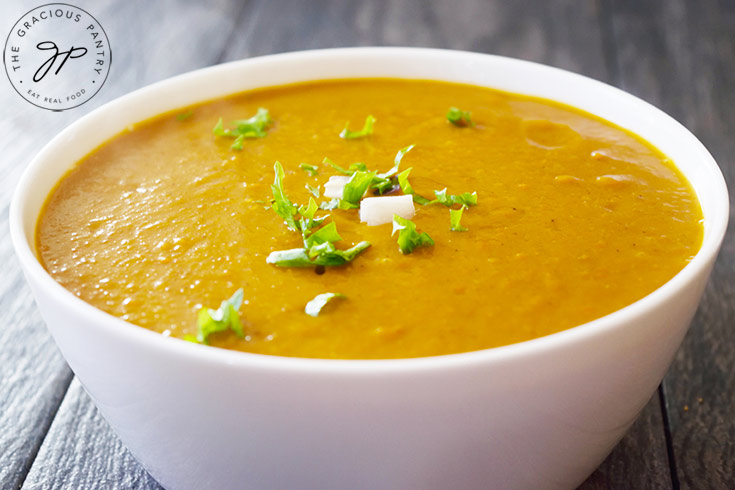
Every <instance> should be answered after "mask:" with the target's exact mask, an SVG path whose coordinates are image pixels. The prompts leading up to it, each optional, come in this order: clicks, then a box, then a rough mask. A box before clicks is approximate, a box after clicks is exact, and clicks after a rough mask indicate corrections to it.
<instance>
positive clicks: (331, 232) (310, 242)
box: [304, 221, 342, 249]
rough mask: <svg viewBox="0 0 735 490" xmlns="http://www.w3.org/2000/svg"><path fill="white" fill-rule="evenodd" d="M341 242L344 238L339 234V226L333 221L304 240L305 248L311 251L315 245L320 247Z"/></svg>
mask: <svg viewBox="0 0 735 490" xmlns="http://www.w3.org/2000/svg"><path fill="white" fill-rule="evenodd" d="M340 240H342V237H341V236H339V233H337V225H336V224H335V223H334V221H332V222H331V223H328V224H327V225H325V226H322V227H321V228H319V229H318V230H317V231H315V232H314V233H312V234H311V235H309V236H308V237H306V238H305V239H304V246H305V247H306V248H308V249H311V247H313V246H314V245H320V244H322V243H326V242H338V241H340Z"/></svg>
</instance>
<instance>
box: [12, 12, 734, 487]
mask: <svg viewBox="0 0 735 490" xmlns="http://www.w3.org/2000/svg"><path fill="white" fill-rule="evenodd" d="M42 3H44V2H40V1H38V2H27V1H18V0H10V1H8V0H4V1H3V2H2V3H1V4H0V34H2V35H6V34H7V33H8V31H9V30H10V27H11V26H12V24H13V23H14V22H15V21H16V20H17V19H18V18H19V17H20V16H21V15H22V14H23V13H24V12H26V11H27V10H30V9H31V8H34V7H35V6H37V5H40V4H42ZM73 3H75V4H76V5H78V6H79V7H81V8H84V9H86V10H88V11H89V12H90V13H91V14H92V15H94V16H95V17H96V18H97V19H98V20H99V21H100V23H101V24H102V26H103V27H104V28H105V30H106V32H107V34H108V37H109V39H110V43H111V46H112V50H113V63H112V68H111V71H110V75H109V77H108V81H107V83H106V85H105V86H104V88H103V89H102V90H101V91H100V93H99V94H98V95H97V96H96V97H95V98H94V99H92V100H91V101H90V102H89V103H87V104H85V105H84V106H81V107H80V108H77V109H73V110H70V111H66V112H63V113H52V112H48V111H44V110H41V109H38V108H36V107H33V106H31V105H30V104H28V103H27V102H25V101H24V100H22V99H21V98H20V97H19V96H18V95H17V94H16V93H15V91H13V89H12V88H11V86H10V84H9V82H8V80H7V79H6V78H5V77H4V76H0V108H1V110H2V117H0V155H1V156H0V267H1V269H0V270H2V273H1V274H2V276H1V277H2V281H0V488H3V489H4V488H9V489H19V488H24V489H25V488H30V489H36V488H72V489H87V488H89V489H97V488H109V489H130V488H134V489H154V488H158V485H157V484H156V483H155V481H153V480H152V479H151V478H150V477H149V476H148V475H147V474H146V473H145V471H144V470H142V469H141V468H140V466H139V465H138V464H137V463H136V462H135V460H134V459H133V458H132V457H131V456H130V455H129V453H128V452H127V451H126V450H125V448H124V446H123V445H122V444H121V443H120V441H119V440H118V439H117V437H116V436H115V435H114V434H113V433H112V432H111V431H110V429H109V428H108V427H107V424H106V423H105V422H104V420H102V418H101V417H100V415H99V414H98V413H97V411H96V409H95V408H94V406H93V405H92V403H91V401H90V399H89V398H88V397H87V395H86V394H85V393H84V390H83V389H82V388H81V385H80V384H79V383H78V381H76V380H75V379H74V377H73V374H72V373H71V371H70V370H69V368H68V367H67V366H66V364H65V363H64V361H63V359H62V358H61V356H60V355H59V353H58V351H57V349H56V347H55V346H54V344H53V341H52V340H51V338H50V336H49V335H48V333H47V331H46V329H45V326H44V325H43V322H42V320H41V318H40V316H39V314H38V312H37V310H36V307H35V305H34V303H33V300H32V297H31V294H30V291H29V289H28V287H27V286H26V284H25V281H24V280H23V278H22V275H21V272H20V269H19V266H18V264H17V261H16V259H15V257H14V255H13V251H12V247H11V245H10V240H9V237H8V225H7V218H8V204H9V200H10V196H11V193H12V190H13V188H14V186H15V184H16V182H17V180H18V178H19V176H20V173H21V172H22V171H23V169H24V168H25V166H26V165H27V163H28V162H29V160H30V159H31V158H32V157H33V155H34V154H35V153H36V152H37V151H38V150H39V149H40V147H41V146H42V145H43V144H44V143H45V142H46V141H48V140H49V139H50V138H51V137H52V136H53V135H54V134H56V133H57V132H58V131H59V130H60V129H61V128H63V127H64V126H66V125H67V124H69V123H71V122H72V121H74V120H76V119H78V118H79V117H80V116H81V115H83V114H85V113H87V112H89V111H90V110H92V109H94V108H95V107H98V106H99V105H101V104H103V103H104V102H106V101H109V100H111V99H113V98H115V97H117V96H119V95H122V94H124V93H126V92H129V91H131V90H134V89H136V88H139V87H141V86H144V85H147V84H149V83H152V82H155V81H157V80H161V79H163V78H167V77H169V76H172V75H175V74H178V73H183V72H186V71H189V70H193V69H196V68H200V67H204V66H208V65H212V64H216V63H220V62H224V61H230V60H236V59H241V58H244V57H250V56H257V55H262V54H269V53H275V52H283V51H293V50H302V49H310V48H327V47H336V46H357V45H406V46H428V47H442V48H454V49H466V50H473V51H480V52H488V53H495V54H501V55H506V56H513V57H517V58H523V59H528V60H533V61H540V62H542V63H546V64H550V65H554V66H558V67H560V68H565V69H568V70H571V71H575V72H578V73H582V74H584V75H587V76H590V77H593V78H597V79H599V80H602V81H605V82H608V83H611V84H613V85H616V86H619V87H621V88H623V89H625V90H627V91H629V92H631V93H633V94H636V95H638V96H640V97H642V98H644V99H646V100H648V101H650V102H652V103H654V104H656V105H658V106H659V107H661V108H662V109H664V110H665V111H666V112H668V113H670V114H671V115H673V116H674V117H675V118H677V119H678V120H680V121H681V122H682V123H683V124H684V125H686V126H687V127H688V128H689V129H691V130H692V131H693V132H694V133H695V134H696V135H697V136H698V137H699V138H700V139H701V140H702V141H703V142H704V144H705V145H706V146H707V147H708V148H709V149H710V151H711V152H712V154H713V155H714V156H715V159H716V160H717V161H718V162H719V164H720V166H721V167H722V168H723V171H724V173H725V177H726V179H727V180H728V183H732V182H733V179H735V0H719V1H718V0H702V1H698V2H693V1H692V2H686V1H684V0H667V1H665V2H662V1H655V0H647V1H639V0H626V1H613V0H596V1H595V0H589V1H572V0H555V1H546V0H538V1H532V0H520V1H513V2H510V1H504V0H489V1H483V0H451V1H442V2H439V1H436V2H425V1H421V0H384V1H369V0H362V1H355V2H343V1H338V0H332V1H329V0H320V1H312V2H304V1H298V0H290V1H266V0H258V1H250V2H235V1H228V0H214V1H208V2H200V1H174V0H165V1H156V2H146V1H143V0H137V1H123V0H119V1H115V0H106V1H96V2H95V1H92V0H77V1H74V2H73ZM734 273H735V239H734V237H733V235H732V233H728V236H727V238H726V240H725V244H724V246H723V251H722V253H721V255H720V258H719V260H718V262H717V264H716V266H715V269H714V272H713V275H712V279H711V281H710V284H709V286H708V288H707V290H706V293H705V297H704V300H703V302H702V305H701V307H700V309H699V312H698V314H697V316H696V317H695V319H694V322H693V324H692V328H691V330H690V332H689V334H688V335H687V337H686V340H685V342H684V345H683V346H682V348H681V349H680V350H679V353H678V355H677V357H676V359H675V361H674V364H673V366H672V367H671V369H670V370H669V373H668V374H667V376H666V378H665V379H664V382H663V384H662V387H661V388H660V390H659V392H658V393H657V394H656V395H655V396H654V397H653V399H652V400H651V401H650V403H649V404H648V405H647V406H646V408H645V409H644V411H643V413H642V414H641V417H640V418H639V419H638V420H637V421H636V423H635V425H634V426H633V427H632V428H631V430H630V431H629V432H628V434H627V435H626V436H625V438H624V439H623V440H622V442H621V443H620V444H619V445H618V446H617V447H616V448H615V449H614V450H613V452H612V453H611V455H610V456H609V457H608V458H607V460H606V461H605V462H604V463H603V464H602V466H600V468H599V469H598V470H597V471H596V472H595V473H594V474H593V475H592V476H590V478H589V479H588V480H587V481H586V482H585V483H584V484H583V485H582V487H581V488H583V489H585V490H592V489H668V488H675V489H678V488H684V489H732V488H735V402H734V397H735V339H734V338H733V330H732V327H733V320H734V319H735V274H734Z"/></svg>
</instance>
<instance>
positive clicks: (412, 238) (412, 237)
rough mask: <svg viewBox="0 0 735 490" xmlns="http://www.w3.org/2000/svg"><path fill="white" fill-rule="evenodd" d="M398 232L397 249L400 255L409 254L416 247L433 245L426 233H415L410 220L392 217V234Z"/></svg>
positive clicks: (396, 216)
mask: <svg viewBox="0 0 735 490" xmlns="http://www.w3.org/2000/svg"><path fill="white" fill-rule="evenodd" d="M396 231H397V232H398V249H399V250H400V251H401V253H402V254H410V253H411V252H413V251H414V249H415V248H417V247H429V246H433V245H434V240H432V238H431V237H430V236H429V234H428V233H426V232H423V233H419V232H418V231H416V224H415V223H414V222H413V221H411V220H410V219H406V218H401V217H400V216H398V215H397V214H394V215H393V233H391V235H395V234H396Z"/></svg>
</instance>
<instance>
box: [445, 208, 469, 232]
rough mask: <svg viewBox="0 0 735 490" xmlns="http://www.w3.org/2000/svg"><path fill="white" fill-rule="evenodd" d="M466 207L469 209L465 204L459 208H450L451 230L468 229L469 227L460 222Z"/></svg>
mask: <svg viewBox="0 0 735 490" xmlns="http://www.w3.org/2000/svg"><path fill="white" fill-rule="evenodd" d="M465 209H467V206H466V205H464V204H463V205H462V207H461V208H459V209H451V208H450V209H449V224H450V227H449V229H450V230H451V231H467V228H465V227H464V226H462V225H461V224H460V221H462V212H464V210H465Z"/></svg>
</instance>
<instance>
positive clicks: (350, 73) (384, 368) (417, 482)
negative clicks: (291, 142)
mask: <svg viewBox="0 0 735 490" xmlns="http://www.w3.org/2000/svg"><path fill="white" fill-rule="evenodd" d="M352 77H399V78H418V79H435V80H446V81H452V82H462V83H470V84H475V85H481V86H487V87H494V88H498V89H502V90H506V91H510V92H516V93H521V94H529V95H534V96H540V97H545V98H549V99H553V100H556V101H560V102H563V103H566V104H569V105H572V106H575V107H578V108H580V109H583V110H585V111H589V112H591V113H593V114H596V115H598V116H601V117H603V118H605V119H607V120H608V121H611V122H613V123H615V124H617V125H619V126H622V127H624V128H626V129H628V130H630V131H633V132H634V133H637V134H638V135H640V136H642V137H643V138H645V139H646V140H648V141H649V142H651V143H652V144H653V145H655V146H656V147H658V148H659V149H660V150H662V151H663V152H664V153H666V154H667V155H668V156H669V157H670V158H671V159H672V160H673V161H674V162H675V163H676V165H677V166H678V167H679V169H680V170H681V171H682V172H683V173H684V175H685V176H686V177H687V178H688V179H689V181H690V182H691V184H692V186H693V187H694V189H695V191H696V194H697V196H698V197H699V199H700V202H701V205H702V209H703V213H704V242H703V244H702V248H701V250H700V251H699V253H698V254H697V255H696V256H695V257H694V259H693V260H692V261H691V263H689V264H688V265H687V266H686V267H685V268H684V269H683V270H682V271H681V272H680V273H679V274H677V275H676V276H675V277H674V278H673V279H671V280H670V281H669V282H667V283H666V284H665V285H663V286H662V287H661V288H659V289H658V290H656V291H654V292H653V293H651V294H650V295H648V296H646V297H645V298H643V299H641V300H640V301H637V302H635V303H633V304H631V305H630V306H627V307H626V308H623V309H622V310H619V311H616V312H614V313H612V314H610V315H607V316H605V317H603V318H600V319H598V320H595V321H592V322H590V323H587V324H584V325H581V326H578V327H576V328H572V329H570V330H566V331H564V332H560V333H556V334H553V335H549V336H546V337H542V338H538V339H535V340H531V341H528V342H522V343H519V344H515V345H509V346H506V347H500V348H495V349H488V350H483V351H477V352H470V353H464V354H455V355H447V356H437V357H427V358H419V359H403V360H375V361H347V360H344V361H340V360H318V359H298V358H283V357H276V356H264V355H258V354H247V353H241V352H234V351H226V350H221V349H216V348H211V347H206V346H201V345H195V344H191V343H188V342H184V341H178V340H175V339H170V338H166V337H163V336H161V335H159V334H156V333H154V332H152V331H149V330H145V329H143V328H139V327H136V326H133V325H131V324H128V323H126V322H124V321H123V320H120V319H118V318H115V317H113V316H110V315H108V314H106V313H104V312H102V311H100V310H97V309H95V308H94V307H92V306H90V305H88V304H87V303H84V302H83V301H81V300H80V299H79V298H77V297H76V296H74V295H73V294H71V293H70V292H68V291H67V290H65V289H64V288H63V287H61V286H60V285H59V284H57V283H56V282H55V281H54V280H53V279H52V278H51V277H50V276H49V275H48V274H47V273H46V271H45V270H44V269H43V267H42V266H41V265H40V263H39V262H38V260H37V259H36V254H35V244H34V236H33V235H34V227H35V223H36V220H37V218H38V216H39V212H40V210H41V206H42V204H43V202H44V200H45V199H46V196H47V195H48V194H49V192H50V191H51V190H52V188H53V186H54V185H55V184H56V182H57V181H58V180H59V179H60V178H61V177H62V176H63V175H64V173H65V172H66V171H67V170H69V169H70V168H71V167H72V166H73V165H74V164H75V162H77V161H78V160H79V159H81V158H82V157H83V156H85V155H86V154H87V153H88V152H90V151H91V150H92V149H94V148H95V147H97V146H98V145H99V144H101V143H102V142H104V141H105V140H107V139H109V138H111V137H112V136H114V135H115V134H117V133H118V132H120V131H121V130H122V129H123V128H125V127H126V126H127V125H129V124H132V123H135V122H137V121H141V120H144V119H147V118H149V117H152V116H155V115H156V114H158V113H161V112H164V111H168V110H172V109H176V108H178V107H181V106H185V105H189V104H192V103H196V102H200V101H205V100H209V99H213V98H216V97H220V96H225V95H229V94H232V93H235V92H241V91H244V90H248V89H252V88H256V87H264V86H270V85H280V84H286V83H291V82H298V81H305V80H316V79H329V78H352ZM728 214H729V208H728V195H727V188H726V187H725V183H724V180H723V177H722V174H721V172H720V170H719V168H718V167H717V165H716V163H715V161H714V160H713V159H712V157H711V156H710V154H709V153H708V152H707V150H706V149H705V148H704V147H703V146H702V144H701V143H700V142H699V141H698V140H697V139H696V138H695V137H694V136H693V135H692V134H691V133H690V132H689V131H687V130H686V129H685V128H684V127H683V126H681V125H680V124H679V123H677V122H676V121H675V120H673V119H672V118H671V117H669V116H667V115H666V114H664V113H663V112H661V111H660V110H658V109H656V108H655V107H653V106H651V105H649V104H647V103H646V102H643V101H641V100H639V99H637V98H635V97H633V96H632V95H629V94H627V93H625V92H622V91H620V90H618V89H615V88H613V87H610V86H608V85H605V84H602V83H600V82H597V81H594V80H591V79H589V78H585V77H582V76H580V75H576V74H573V73H569V72H566V71H562V70H559V69H555V68H550V67H547V66H542V65H538V64H534V63H530V62H526V61H520V60H515V59H509V58H502V57H498V56H490V55H484V54H477V53H468V52H460V51H443V50H433V49H414V48H355V49H333V50H324V51H305V52H297V53H288V54H281V55H275V56H265V57H261V58H253V59H249V60H243V61H238V62H234V63H228V64H224V65H219V66H213V67H211V68H206V69H203V70H198V71H195V72H191V73H187V74H184V75H181V76H177V77H174V78H171V79H168V80H165V81H162V82H159V83H156V84H154V85H151V86H148V87H145V88H142V89H140V90H137V91H135V92H133V93H131V94H128V95H126V96H124V97H121V98H119V99H116V100H114V101H112V102H110V103H108V104H106V105H104V106H103V107H100V108H99V109H97V110H95V111H93V112H92V113H90V114H88V115H87V116H85V117H82V118H81V119H79V120H78V121H77V122H75V123H74V124H72V125H71V126H69V127H68V128H66V129H65V130H64V131H63V132H61V133H60V134H59V135H58V136H57V137H56V138H54V139H53V140H52V141H51V142H49V143H48V144H47V145H46V146H45V147H44V148H43V149H42V150H41V151H40V152H39V153H38V155H37V156H36V157H35V158H34V159H33V161H32V162H31V164H30V165H29V167H28V169H27V170H26V172H25V174H24V175H23V177H22V179H21V181H20V183H19V185H18V187H17V190H16V192H15V195H14V197H13V201H12V205H11V211H10V228H11V233H12V239H13V244H14V246H15V249H16V251H17V254H18V257H19V259H20V262H21V264H22V267H23V270H24V273H25V275H26V278H27V280H28V283H29V284H30V286H31V289H32V290H33V293H34V295H35V298H36V301H37V303H38V307H39V309H40V310H41V313H42V315H43V317H44V319H45V321H46V323H47V324H48V328H49V330H50V331H51V333H52V335H53V337H54V339H55V340H56V343H57V344H58V346H59V349H60V350H61V352H62V354H63V355H64V357H65V358H66V360H67V362H68V363H69V365H70V366H71V368H72V369H73V370H74V372H75V374H76V375H77V376H78V378H79V380H80V381H81V382H82V384H83V385H84V387H85V389H86V390H87V392H88V393H89V395H90V396H91V397H92V399H93V400H94V402H95V404H96V405H97V407H98V408H99V410H100V412H101V413H102V415H103V416H104V417H105V419H107V421H108V422H109V424H110V426H112V428H113V429H114V430H115V432H116V433H117V434H118V435H119V436H120V438H121V439H122V441H123V442H124V443H125V444H126V445H127V447H128V448H129V449H130V451H131V452H132V454H133V455H134V456H135V457H136V458H137V459H138V460H139V461H140V462H141V463H142V465H143V466H144V467H145V468H146V469H147V470H148V471H149V472H150V474H151V475H153V477H154V478H156V479H157V480H158V481H159V482H161V484H163V485H164V486H165V487H167V488H172V489H203V488H207V489H213V488H221V489H233V488H250V489H286V488H298V489H321V490H324V489H346V488H350V489H362V488H364V489H401V490H405V489H422V490H426V489H447V488H462V489H483V490H485V489H488V488H493V489H495V488H497V489H500V488H502V489H540V488H544V489H569V488H573V487H575V486H576V485H578V484H579V483H581V482H582V481H583V480H584V479H585V478H586V477H587V476H588V475H589V474H590V473H591V472H592V471H593V470H594V469H595V467H596V466H597V465H599V464H600V462H601V461H602V460H603V459H604V458H605V456H606V455H607V454H608V453H609V452H610V451H611V449H612V448H613V447H614V445H615V444H616V443H617V442H618V441H619V440H620V438H621V437H622V436H623V434H624V433H625V431H626V430H627V429H628V427H629V426H630V425H631V424H632V423H633V421H634V420H635V418H636V417H637V415H638V413H639V412H640V411H641V409H642V408H643V407H644V406H645V405H646V403H647V402H648V400H649V399H650V398H651V395H652V394H653V393H654V392H655V390H656V387H657V386H658V384H659V383H660V381H661V379H662V378H663V376H664V373H665V372H666V370H667V368H668V366H669V364H670V363H671V361H672V358H673V356H674V353H675V351H676V349H677V348H678V346H679V344H680V343H681V341H682V338H683V337H684V334H685V333H686V330H687V328H688V325H689V323H690V320H691V318H692V316H693V315H694V312H695V310H696V309H697V305H698V303H699V300H700V297H701V295H702V292H703V289H704V286H705V283H706V282H707V278H708V275H709V273H710V270H711V268H712V264H713V262H714V260H715V257H716V255H717V252H718V249H719V247H720V244H721V242H722V239H723V236H724V233H725V229H726V226H727V220H728Z"/></svg>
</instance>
